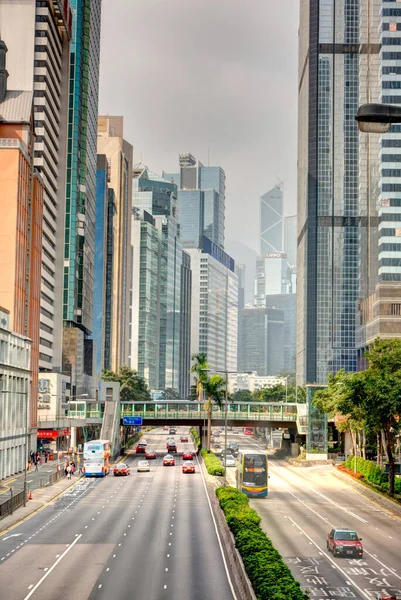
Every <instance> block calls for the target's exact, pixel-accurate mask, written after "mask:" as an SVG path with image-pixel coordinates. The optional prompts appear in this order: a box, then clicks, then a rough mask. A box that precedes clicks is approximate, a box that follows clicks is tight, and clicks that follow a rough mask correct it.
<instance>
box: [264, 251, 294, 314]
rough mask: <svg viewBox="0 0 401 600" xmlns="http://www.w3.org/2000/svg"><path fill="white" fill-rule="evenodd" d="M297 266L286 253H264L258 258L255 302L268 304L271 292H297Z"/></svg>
mask: <svg viewBox="0 0 401 600" xmlns="http://www.w3.org/2000/svg"><path fill="white" fill-rule="evenodd" d="M295 288H296V284H295V267H292V266H291V265H290V263H289V262H288V260H287V258H286V254H284V253H280V252H277V253H271V254H262V255H260V256H258V258H257V260H256V278H255V292H254V304H255V306H262V307H263V306H266V296H268V295H269V294H293V293H295Z"/></svg>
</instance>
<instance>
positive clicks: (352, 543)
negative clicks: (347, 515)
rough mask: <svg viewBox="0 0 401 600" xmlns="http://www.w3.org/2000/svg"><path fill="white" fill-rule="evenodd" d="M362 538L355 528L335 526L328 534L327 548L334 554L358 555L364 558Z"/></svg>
mask: <svg viewBox="0 0 401 600" xmlns="http://www.w3.org/2000/svg"><path fill="white" fill-rule="evenodd" d="M361 541H362V538H360V537H358V534H357V533H356V531H354V530H353V529H348V528H346V527H344V528H337V527H335V528H334V529H332V530H331V531H330V533H329V534H328V535H327V550H328V551H329V552H332V553H333V556H357V557H358V558H362V556H363V547H362V544H361Z"/></svg>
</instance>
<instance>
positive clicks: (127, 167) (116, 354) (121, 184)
mask: <svg viewBox="0 0 401 600" xmlns="http://www.w3.org/2000/svg"><path fill="white" fill-rule="evenodd" d="M97 143H98V153H99V154H104V155H106V157H107V161H108V165H109V177H110V188H111V189H112V190H113V191H114V219H113V269H112V270H113V285H112V306H113V308H112V310H113V317H112V325H113V326H112V333H111V335H112V338H111V349H110V368H111V369H113V370H114V371H115V370H118V369H119V368H120V367H121V366H123V365H127V364H128V356H129V332H130V325H129V323H130V280H131V213H132V155H133V148H132V146H131V144H129V143H128V142H127V141H126V140H125V139H124V119H123V117H113V116H106V117H102V116H100V117H99V119H98V140H97Z"/></svg>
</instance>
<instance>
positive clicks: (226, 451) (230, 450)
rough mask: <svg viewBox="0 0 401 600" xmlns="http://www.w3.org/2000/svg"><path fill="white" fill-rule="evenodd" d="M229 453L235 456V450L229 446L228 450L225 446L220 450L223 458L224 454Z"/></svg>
mask: <svg viewBox="0 0 401 600" xmlns="http://www.w3.org/2000/svg"><path fill="white" fill-rule="evenodd" d="M226 454H227V456H234V450H232V449H231V448H227V449H226V450H225V449H224V448H223V450H222V451H221V452H220V456H221V458H224V456H225V455H226Z"/></svg>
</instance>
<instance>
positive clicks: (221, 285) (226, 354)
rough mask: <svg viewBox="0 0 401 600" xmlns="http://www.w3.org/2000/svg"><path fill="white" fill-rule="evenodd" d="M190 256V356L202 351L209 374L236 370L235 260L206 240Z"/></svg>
mask: <svg viewBox="0 0 401 600" xmlns="http://www.w3.org/2000/svg"><path fill="white" fill-rule="evenodd" d="M186 252H188V254H189V255H190V256H191V270H192V301H191V355H193V354H198V353H200V352H204V353H205V354H206V356H207V362H208V364H209V367H210V370H211V372H212V373H213V372H216V371H222V370H225V369H227V370H228V371H236V370H237V327H238V278H237V276H236V274H235V265H234V260H233V259H232V258H231V257H230V256H229V255H228V254H226V253H225V252H224V251H223V250H222V249H221V248H220V247H219V246H217V245H216V244H213V243H212V242H211V241H210V240H209V239H208V238H206V237H204V238H203V240H202V249H200V248H197V249H196V248H193V249H192V248H190V249H188V250H186Z"/></svg>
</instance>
